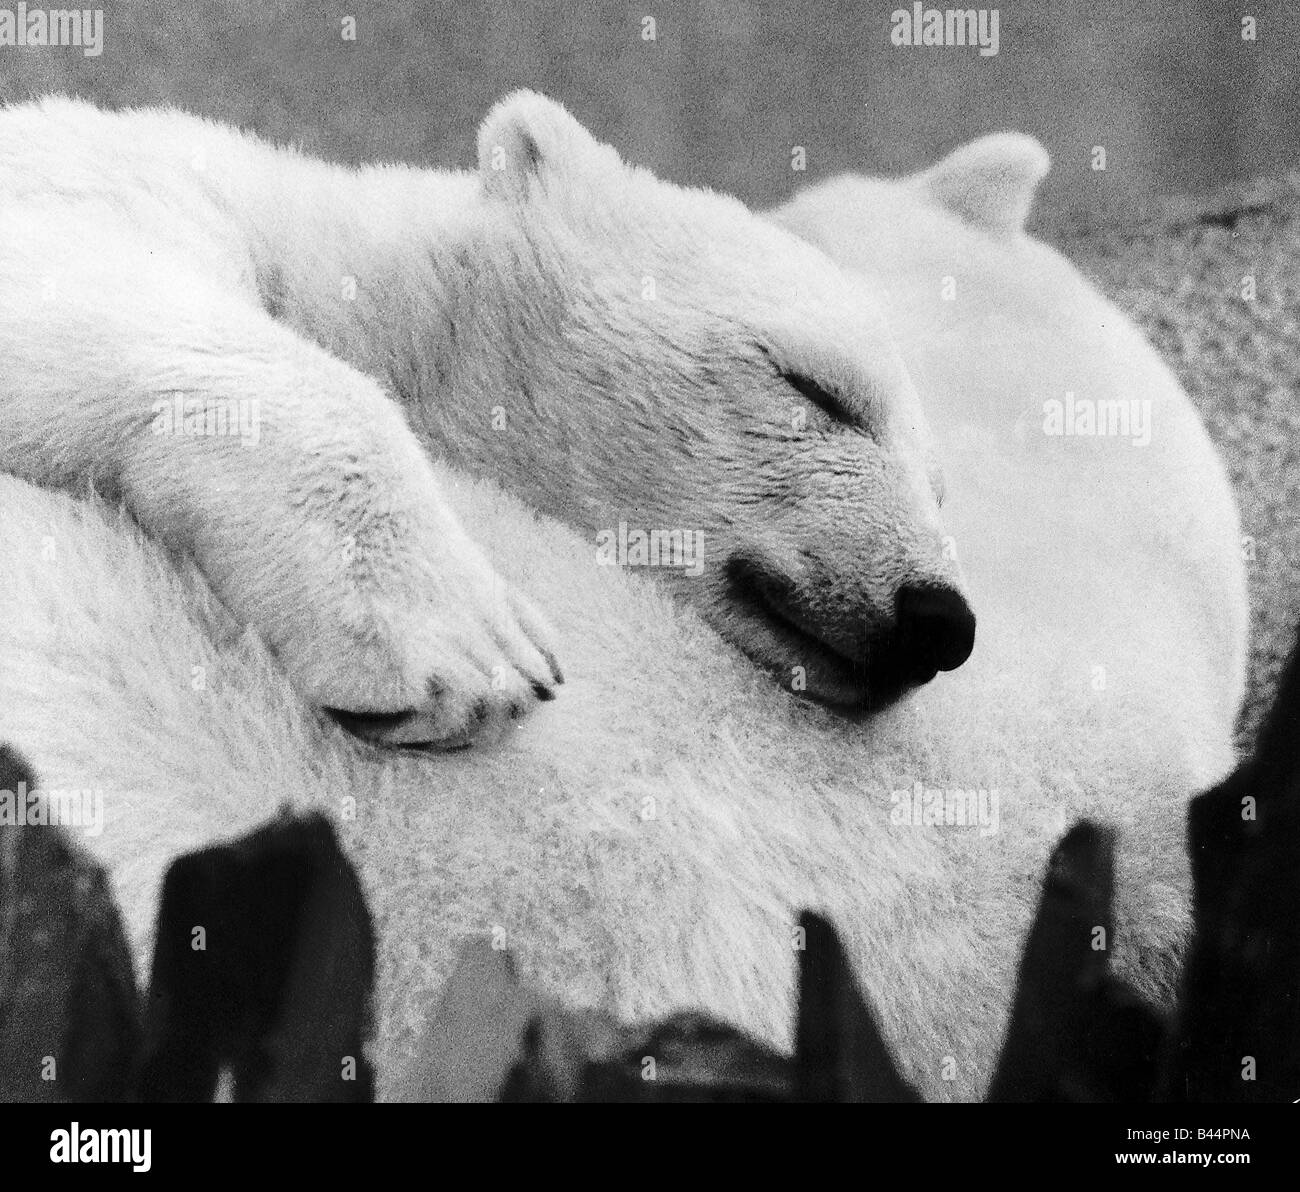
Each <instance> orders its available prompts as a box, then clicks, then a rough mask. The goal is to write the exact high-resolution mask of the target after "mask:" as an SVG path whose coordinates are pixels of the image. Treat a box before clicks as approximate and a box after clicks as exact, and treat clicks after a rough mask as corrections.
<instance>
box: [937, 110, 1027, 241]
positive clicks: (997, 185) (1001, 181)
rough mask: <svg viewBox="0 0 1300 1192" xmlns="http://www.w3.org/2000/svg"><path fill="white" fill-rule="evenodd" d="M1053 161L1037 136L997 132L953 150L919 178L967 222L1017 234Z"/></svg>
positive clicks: (995, 231) (996, 231)
mask: <svg viewBox="0 0 1300 1192" xmlns="http://www.w3.org/2000/svg"><path fill="white" fill-rule="evenodd" d="M1051 164H1052V162H1051V159H1050V158H1049V157H1048V156H1047V150H1046V149H1044V148H1043V147H1042V145H1040V144H1039V143H1038V142H1037V141H1036V140H1034V138H1033V137H1029V136H1025V135H1024V134H1023V133H1018V132H997V133H993V134H992V135H991V136H987V137H981V138H980V139H979V140H978V141H972V142H971V143H970V144H969V145H963V146H962V147H961V148H960V149H956V150H954V151H953V152H952V153H950V154H948V156H947V157H945V158H944V159H943V160H942V161H941V162H939V163H937V164H936V165H933V166H931V167H930V168H929V169H928V170H926V171H925V172H924V173H922V174H919V175H917V182H918V183H920V185H921V186H922V187H924V189H925V190H926V192H927V193H928V194H929V196H930V198H931V199H932V200H933V201H934V202H936V203H938V204H939V206H941V207H944V208H946V209H947V210H948V211H951V212H952V213H953V214H954V215H955V216H957V217H958V218H959V219H962V220H965V222H966V223H968V224H971V225H972V226H974V227H977V228H981V229H983V230H984V231H986V232H991V233H993V234H994V235H997V236H1013V235H1015V234H1016V233H1017V232H1021V231H1023V230H1024V227H1025V220H1026V218H1028V216H1029V209H1030V207H1031V206H1032V205H1033V202H1034V192H1035V191H1036V190H1037V189H1038V184H1039V183H1040V182H1041V181H1042V180H1043V177H1044V176H1045V175H1046V173H1047V171H1048V170H1049V169H1050V168H1051Z"/></svg>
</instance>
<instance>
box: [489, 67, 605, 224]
mask: <svg viewBox="0 0 1300 1192" xmlns="http://www.w3.org/2000/svg"><path fill="white" fill-rule="evenodd" d="M611 165H612V166H617V165H618V155H617V154H616V153H615V152H614V151H613V150H612V149H610V148H609V147H608V146H606V145H601V144H600V143H599V142H598V141H596V139H595V138H594V137H592V135H591V134H590V133H589V132H588V131H587V130H586V129H585V128H583V127H582V125H581V124H579V123H578V122H577V121H576V120H575V119H574V118H573V117H572V116H570V115H569V113H568V111H567V110H566V109H565V108H564V107H563V106H561V105H560V104H558V103H556V102H555V101H554V100H552V99H547V98H546V96H544V95H538V94H537V93H536V92H535V91H516V92H514V93H513V94H512V95H507V96H506V97H505V99H503V100H501V101H499V102H498V103H497V104H496V105H495V106H494V107H493V108H492V110H491V111H490V112H488V114H487V116H486V117H485V118H484V120H483V124H482V126H481V127H480V128H479V132H478V169H479V177H480V179H481V180H482V185H483V190H484V193H486V194H488V195H491V196H494V197H496V198H501V199H506V200H513V201H522V200H523V199H526V198H527V197H528V193H529V189H530V187H531V186H532V184H533V183H534V181H537V182H540V183H541V184H542V185H543V186H545V185H547V184H548V183H550V182H551V181H552V180H554V179H556V178H561V177H566V176H568V177H578V176H584V175H590V174H591V173H592V172H594V171H596V170H598V169H602V168H609V167H610V166H611Z"/></svg>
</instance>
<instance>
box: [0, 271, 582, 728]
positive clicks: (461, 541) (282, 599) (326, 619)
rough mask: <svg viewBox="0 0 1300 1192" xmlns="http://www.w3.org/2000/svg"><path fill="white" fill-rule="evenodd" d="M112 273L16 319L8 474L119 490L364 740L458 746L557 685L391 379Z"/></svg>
mask: <svg viewBox="0 0 1300 1192" xmlns="http://www.w3.org/2000/svg"><path fill="white" fill-rule="evenodd" d="M84 259H85V258H83V260H84ZM102 263H104V264H109V265H111V266H112V267H111V268H108V269H96V270H95V271H94V272H95V276H94V277H83V278H81V279H80V280H81V282H82V283H84V284H81V285H75V284H74V285H65V286H64V288H63V292H62V293H61V294H60V295H59V300H58V301H57V302H56V303H55V304H54V305H56V306H57V307H58V309H57V310H49V309H47V310H44V311H36V312H34V314H33V315H32V317H27V315H26V313H25V312H23V311H21V310H20V309H19V308H17V307H10V308H8V309H7V310H5V311H3V312H2V313H3V314H4V315H5V317H4V318H3V319H0V346H4V347H6V348H8V349H12V351H11V352H10V354H9V357H8V358H9V360H10V362H11V366H10V368H9V369H8V372H7V375H6V376H5V377H0V468H3V469H4V470H6V471H10V472H13V473H16V474H19V475H22V476H24V477H25V478H27V479H30V480H33V481H35V482H37V483H45V484H51V483H58V484H69V483H78V482H81V481H83V480H84V479H85V478H87V477H92V476H93V477H95V478H96V479H97V480H98V481H99V482H100V483H101V484H104V485H105V486H106V487H108V488H111V489H113V490H115V491H116V492H118V493H119V494H120V495H121V497H122V498H123V499H124V500H125V502H126V503H127V505H128V506H129V507H130V508H131V510H132V511H133V512H134V514H135V515H136V517H137V518H138V519H139V521H140V522H141V524H142V525H143V526H144V527H145V529H146V530H147V531H148V532H150V533H152V534H154V535H156V536H157V537H159V538H160V539H162V540H164V541H166V542H167V543H169V544H171V545H173V546H176V547H179V548H182V549H184V550H186V551H189V552H190V553H192V554H193V556H194V557H195V559H196V560H197V562H198V563H199V565H200V567H201V568H202V569H203V571H204V573H205V574H206V576H207V578H208V580H209V581H210V582H211V584H212V586H213V588H214V589H215V590H216V592H217V593H218V594H219V595H220V596H221V597H222V599H223V600H224V601H225V602H226V603H227V605H228V606H229V607H230V608H231V610H232V611H233V612H234V613H235V614H236V615H237V616H238V617H240V618H241V619H243V620H244V621H246V622H247V623H248V624H250V625H252V626H254V627H256V628H257V629H258V630H259V631H260V632H261V633H262V634H263V635H264V637H265V639H266V640H267V642H268V643H269V644H270V646H271V647H272V649H273V650H274V651H275V653H276V654H277V656H278V657H279V659H280V660H281V662H282V664H283V665H284V667H285V668H286V670H287V671H288V673H289V675H290V676H291V677H292V679H293V680H294V681H295V683H296V685H297V686H298V687H299V688H300V690H301V691H302V692H303V693H304V695H305V696H306V697H307V698H308V699H309V700H311V701H312V702H314V703H315V704H316V705H318V706H319V707H321V708H323V709H326V710H328V711H330V712H331V713H333V714H334V715H335V717H336V719H338V720H339V721H340V722H341V723H342V724H343V725H344V726H345V727H347V728H349V729H351V730H352V731H354V732H356V733H358V734H359V735H361V736H364V737H366V738H369V739H371V740H374V741H376V742H379V743H383V744H392V745H410V744H426V743H433V744H439V745H444V746H446V745H453V744H464V743H468V742H469V741H471V740H474V739H481V738H482V737H484V736H491V735H494V734H495V733H496V731H498V730H499V729H500V728H502V727H504V726H505V725H506V724H508V722H509V721H510V720H512V719H515V718H517V717H519V716H520V715H521V714H522V713H523V712H524V711H526V710H527V709H528V708H529V707H530V706H531V705H532V704H533V703H534V702H535V701H536V700H547V699H551V698H552V697H553V695H554V685H555V684H557V683H559V682H562V681H563V680H562V678H561V675H560V672H559V669H558V667H557V665H556V663H555V660H554V657H553V655H552V653H551V650H550V648H549V646H548V644H547V636H546V631H545V629H544V628H543V627H542V624H541V621H540V619H539V618H538V616H537V615H536V614H535V613H534V612H533V611H532V610H531V609H530V608H529V607H528V605H527V604H526V603H525V601H523V600H522V599H521V598H520V596H519V595H518V594H517V593H514V592H512V591H511V590H510V589H509V588H508V587H507V586H506V584H505V583H504V582H503V581H502V580H501V579H500V577H499V576H498V575H497V574H496V572H495V571H494V570H493V568H492V567H491V565H490V564H489V563H488V561H487V559H486V558H485V556H484V555H483V553H482V552H481V551H480V550H479V548H478V547H477V546H476V545H475V544H474V543H473V542H472V541H471V540H470V538H469V536H468V535H467V534H466V533H465V531H464V529H463V528H462V527H461V526H460V524H459V522H458V521H457V520H456V518H455V516H454V515H453V514H452V512H451V510H450V508H449V506H448V504H447V502H446V500H445V498H444V496H443V494H442V492H441V491H440V489H439V486H438V483H437V480H436V477H435V475H434V471H433V468H432V465H431V463H430V461H429V459H428V458H427V456H426V455H425V453H424V451H423V450H422V448H421V447H420V444H419V443H418V442H417V440H416V439H415V437H414V435H413V434H412V432H411V431H410V429H409V427H408V426H407V424H406V422H405V420H404V418H403V415H402V413H401V411H400V410H399V408H398V407H397V405H396V403H394V402H393V401H391V400H389V398H388V397H387V396H386V394H385V393H384V392H383V390H382V389H381V388H380V387H379V385H378V384H377V383H376V382H374V381H373V380H371V379H370V378H368V377H366V376H364V375H363V374H361V373H359V372H357V371H356V370H354V369H352V368H350V367H349V366H347V365H345V364H344V363H342V362H341V361H339V360H337V359H336V358H334V357H333V356H331V355H330V354H329V353H327V352H325V351H323V350H321V349H320V348H318V347H317V346H315V345H314V344H310V343H308V342H306V341H305V340H303V339H301V338H299V337H298V336H296V335H295V334H294V333H293V332H292V331H290V330H288V329H287V328H285V327H283V326H282V325H280V324H278V323H276V322H275V321H274V320H272V319H271V318H270V317H269V316H268V315H266V314H265V313H264V312H262V311H261V310H259V309H257V308H256V307H255V306H254V305H253V304H252V303H251V302H250V301H249V300H247V299H246V298H245V297H244V296H243V295H242V294H240V293H239V292H238V291H233V290H232V291H230V292H227V291H226V289H225V288H224V287H217V286H211V285H209V284H207V283H206V282H205V281H204V280H203V279H201V278H199V277H185V276H182V275H180V274H179V273H178V272H177V271H176V270H175V269H170V268H169V269H166V270H162V271H160V270H158V269H157V267H156V266H157V264H158V262H157V258H155V259H154V261H153V262H152V264H153V265H154V266H155V268H153V269H151V270H146V271H143V274H144V275H143V276H142V273H141V272H135V271H131V270H124V269H123V268H122V262H121V261H120V260H117V261H112V262H102ZM124 277H125V278H126V279H127V281H128V283H129V284H126V285H124V284H123V282H122V280H121V279H123V278H124ZM115 283H116V284H115ZM69 343H71V344H75V345H76V348H77V351H76V353H75V357H74V356H72V355H71V354H69V353H68V351H67V348H66V345H67V344H69Z"/></svg>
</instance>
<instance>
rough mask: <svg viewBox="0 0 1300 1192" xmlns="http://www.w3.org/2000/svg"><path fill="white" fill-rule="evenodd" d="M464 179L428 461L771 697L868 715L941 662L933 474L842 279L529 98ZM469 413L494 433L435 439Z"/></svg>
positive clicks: (971, 625) (939, 547) (746, 218)
mask: <svg viewBox="0 0 1300 1192" xmlns="http://www.w3.org/2000/svg"><path fill="white" fill-rule="evenodd" d="M479 178H480V183H479V184H480V187H481V191H482V202H481V204H480V206H481V209H482V210H481V218H479V219H478V220H477V222H476V223H474V224H473V230H472V231H471V232H469V233H468V239H469V243H468V244H467V243H466V242H465V241H464V240H462V242H461V243H460V244H459V245H458V247H457V249H456V250H455V252H456V260H455V262H454V266H455V267H454V268H453V270H452V272H453V274H454V275H455V276H454V278H453V281H452V283H451V288H453V289H455V291H456V294H455V297H454V298H453V299H452V301H451V303H450V305H451V307H452V309H453V312H454V314H453V317H454V318H455V319H456V325H455V334H454V336H453V337H452V338H453V339H454V341H455V343H454V346H453V347H452V348H451V349H450V351H449V356H450V358H449V360H447V361H446V362H445V363H444V364H442V365H440V372H441V373H442V375H443V376H445V377H447V378H449V379H450V382H451V385H452V388H453V389H454V390H456V391H457V392H455V393H454V401H449V402H447V403H442V402H440V403H439V405H440V407H441V410H440V411H439V412H437V413H433V412H429V411H425V414H424V421H425V423H426V425H427V426H428V428H429V429H430V431H431V432H432V433H433V435H434V437H435V439H437V440H438V446H439V447H440V448H441V449H443V450H445V451H446V452H447V453H448V454H449V455H450V456H451V458H452V459H453V460H454V461H455V462H458V463H460V464H462V465H464V466H468V467H469V468H471V469H472V470H475V471H478V472H480V473H484V474H488V475H491V476H493V477H494V478H496V479H497V480H499V481H500V482H502V483H503V484H504V485H506V486H507V487H508V488H510V489H512V490H514V491H515V492H517V493H519V494H520V495H521V496H523V497H524V498H525V499H526V500H528V501H530V502H531V503H532V504H533V505H535V506H536V507H538V508H540V509H542V510H544V511H545V512H547V513H550V514H552V515H553V516H556V517H558V518H560V519H562V520H565V521H568V522H570V523H571V524H574V525H576V526H578V527H579V528H580V529H582V530H583V531H584V532H589V533H591V534H592V535H593V545H596V546H598V548H600V549H602V550H603V551H604V554H605V557H607V558H610V559H612V560H613V561H617V562H620V563H625V564H627V565H630V566H637V565H646V566H648V567H650V568H651V569H652V570H653V571H654V572H655V573H656V574H658V575H659V576H661V577H664V578H666V579H667V580H668V581H669V582H670V583H671V584H672V585H673V587H674V589H675V590H676V592H677V593H679V594H680V595H682V596H684V597H685V598H686V599H687V600H688V601H689V603H691V604H692V605H693V606H694V607H696V608H697V609H698V610H699V611H700V612H702V613H703V615H704V616H705V617H706V619H708V620H709V621H710V622H711V623H712V624H713V625H714V627H715V628H717V629H718V630H719V631H720V632H721V633H722V634H723V636H724V637H726V638H728V639H729V640H731V641H732V642H734V643H735V644H736V645H737V646H739V647H740V648H741V649H742V650H744V651H745V652H746V653H747V654H748V655H749V656H750V657H751V658H752V659H754V660H755V661H756V662H758V663H759V664H760V665H762V666H764V667H766V668H767V669H768V670H770V671H771V672H773V674H774V675H775V676H776V677H777V678H778V680H779V681H780V682H781V683H782V684H783V685H785V686H787V687H789V688H791V689H793V690H796V691H804V692H806V694H808V695H811V696H813V697H815V698H818V699H820V700H822V701H824V702H827V703H830V704H833V705H837V706H841V707H848V708H867V709H873V708H877V707H880V706H883V705H885V704H887V703H889V702H891V701H893V700H894V699H896V698H897V697H898V696H899V695H901V694H902V693H904V692H905V691H907V690H909V689H911V688H912V687H915V686H916V685H918V684H921V683H925V682H928V681H929V680H930V679H932V678H934V676H935V674H936V673H937V672H938V671H941V670H952V669H954V668H956V667H958V666H960V665H961V664H962V663H963V662H964V661H965V660H966V658H967V657H968V656H969V654H970V653H971V649H972V646H973V643H974V634H975V618H974V616H973V614H972V612H971V609H970V607H969V606H968V604H967V601H966V599H965V596H964V595H963V591H962V582H961V579H960V575H959V572H958V569H957V566H956V563H955V561H954V552H953V551H952V550H951V549H950V543H948V541H947V540H946V539H945V536H944V531H943V527H942V523H941V521H940V516H939V506H940V504H941V502H942V500H943V486H942V480H941V477H940V475H939V471H938V468H937V466H936V462H935V460H934V459H933V458H932V457H931V453H930V448H929V442H928V435H927V431H926V426H925V420H924V416H923V412H922V407H921V403H920V401H919V399H918V395H917V392H916V390H915V388H914V387H913V384H912V382H911V380H910V378H909V377H908V375H907V373H906V371H905V369H904V367H903V365H902V362H901V360H900V358H899V355H898V353H897V351H896V350H895V347H894V344H893V342H892V341H891V337H890V333H889V329H888V327H887V326H886V325H885V321H884V318H883V317H882V314H881V312H880V309H879V306H878V304H877V302H876V301H875V300H874V298H873V295H872V293H871V291H870V288H869V286H868V285H867V284H866V282H865V281H864V280H863V279H861V278H859V277H856V276H854V275H852V274H850V273H847V272H845V271H844V270H842V269H840V268H839V267H838V266H837V265H835V264H834V263H833V262H832V261H831V260H830V259H829V258H827V257H826V256H825V255H824V254H823V253H822V252H821V251H819V250H818V249H815V248H813V247H811V246H810V245H808V244H806V243H804V242H802V241H800V240H798V239H796V238H795V237H794V236H792V235H791V234H789V233H787V232H785V231H783V230H780V229H778V228H776V227H774V226H772V225H770V224H768V223H767V222H765V221H763V220H761V219H759V218H758V217H757V216H755V215H754V214H753V213H752V212H750V211H749V210H748V209H746V208H745V207H744V206H742V205H741V204H740V203H739V202H737V201H735V200H733V199H730V198H726V197H723V196H721V195H717V194H714V193H711V192H709V191H704V190H693V189H686V188H682V187H678V186H674V185H671V184H669V183H666V182H662V181H660V180H659V179H657V178H655V177H654V176H653V175H652V174H650V173H649V172H648V171H646V170H643V169H639V168H635V167H629V166H627V165H625V164H624V163H623V162H622V161H621V160H620V159H619V156H618V154H617V153H616V152H615V151H614V150H613V149H611V148H610V147H608V146H606V145H602V144H600V143H598V142H597V141H595V140H594V139H593V138H592V137H591V136H590V135H589V134H588V133H587V132H586V130H585V129H584V128H583V127H582V126H581V125H580V124H578V123H577V122H576V121H575V120H574V119H573V118H572V117H571V116H570V115H569V114H568V113H567V112H566V111H565V110H564V109H563V108H562V107H560V106H559V105H557V104H555V103H553V102H551V101H549V100H546V99H544V98H542V97H540V96H537V95H532V94H527V93H524V94H519V95H515V96H512V97H511V98H509V99H507V100H505V101H503V102H502V103H500V104H499V105H498V106H497V107H496V108H495V109H493V111H492V112H491V113H490V114H489V116H488V117H487V119H486V121H485V122H484V124H483V127H482V129H481V131H480V134H479ZM467 249H468V251H467ZM476 339H477V342H475V340H476ZM492 410H498V412H499V415H501V417H500V419H499V422H498V423H497V424H496V425H498V427H499V430H498V433H495V434H489V435H484V434H482V433H481V430H480V431H479V432H476V433H469V432H468V431H467V430H466V429H465V428H463V427H461V428H459V429H458V428H457V427H456V426H455V425H453V422H454V420H455V419H457V418H459V417H463V416H469V417H472V418H473V419H474V423H475V425H476V426H478V427H479V428H481V427H482V425H483V422H482V418H483V416H484V415H485V414H487V413H488V412H489V411H492ZM444 411H445V412H444ZM457 411H460V412H459V413H458V412H457ZM466 412H467V413H466Z"/></svg>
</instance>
